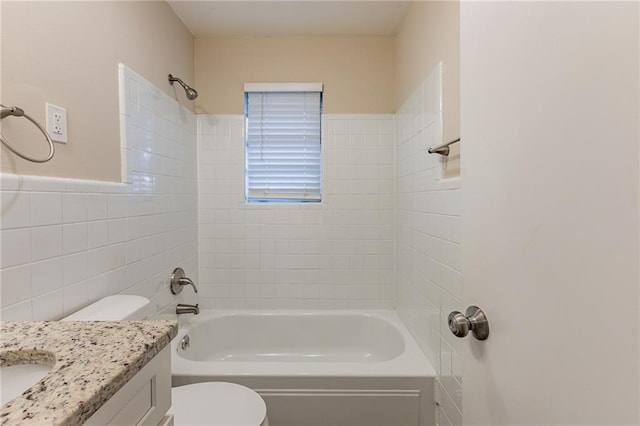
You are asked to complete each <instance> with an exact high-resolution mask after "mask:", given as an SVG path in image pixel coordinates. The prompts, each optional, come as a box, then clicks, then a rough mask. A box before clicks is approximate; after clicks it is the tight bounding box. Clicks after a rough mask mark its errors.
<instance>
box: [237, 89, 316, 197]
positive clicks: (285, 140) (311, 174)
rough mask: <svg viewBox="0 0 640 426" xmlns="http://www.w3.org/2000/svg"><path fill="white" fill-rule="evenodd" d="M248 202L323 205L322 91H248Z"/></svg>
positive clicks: (246, 96)
mask: <svg viewBox="0 0 640 426" xmlns="http://www.w3.org/2000/svg"><path fill="white" fill-rule="evenodd" d="M245 102H246V104H245V106H246V126H247V128H246V180H247V182H246V192H247V193H246V196H247V200H248V201H320V199H321V182H322V167H321V166H322V165H321V160H322V154H321V147H320V145H321V143H320V141H321V139H320V138H321V131H320V129H321V122H320V119H321V113H322V92H267V91H265V92H246V94H245Z"/></svg>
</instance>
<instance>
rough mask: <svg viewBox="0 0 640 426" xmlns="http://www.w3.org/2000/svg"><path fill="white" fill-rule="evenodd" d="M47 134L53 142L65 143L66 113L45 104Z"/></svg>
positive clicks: (57, 107) (61, 109)
mask: <svg viewBox="0 0 640 426" xmlns="http://www.w3.org/2000/svg"><path fill="white" fill-rule="evenodd" d="M47 133H49V137H50V138H51V140H52V141H54V142H60V143H67V111H66V110H65V109H64V108H60V107H59V106H55V105H51V104H47Z"/></svg>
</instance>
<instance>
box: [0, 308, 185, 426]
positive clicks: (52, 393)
mask: <svg viewBox="0 0 640 426" xmlns="http://www.w3.org/2000/svg"><path fill="white" fill-rule="evenodd" d="M177 331H178V326H177V323H176V321H115V322H111V321H68V322H67V321H51V322H4V323H2V324H0V365H14V364H24V363H33V364H47V365H53V368H52V370H51V371H50V372H49V374H47V375H46V376H45V377H44V378H43V379H42V380H41V381H39V382H38V383H36V384H35V385H34V386H33V387H31V388H30V389H29V390H27V391H26V392H24V393H23V394H22V395H21V396H19V397H17V398H15V399H13V400H11V401H9V402H8V403H6V404H5V405H4V406H2V409H1V410H0V423H1V424H3V425H14V424H15V425H80V424H82V423H84V422H85V421H86V420H87V419H88V418H89V417H91V415H93V413H95V412H96V411H97V410H98V409H99V408H100V407H101V406H102V405H103V404H104V403H105V402H106V401H107V400H108V399H109V398H111V397H112V396H113V395H114V394H115V393H116V392H117V391H118V390H120V389H121V388H122V386H124V384H125V383H126V382H127V381H129V380H130V379H131V378H132V377H133V376H135V375H136V373H137V372H138V371H140V370H141V369H142V367H144V366H145V365H146V364H147V363H148V362H149V361H150V360H151V359H152V358H153V357H154V356H155V355H156V354H158V353H159V352H160V351H161V350H162V349H163V348H164V347H165V346H167V345H168V344H169V342H170V341H171V339H173V337H175V335H176V333H177ZM25 361H27V362H25Z"/></svg>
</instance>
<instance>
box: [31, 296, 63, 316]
mask: <svg viewBox="0 0 640 426" xmlns="http://www.w3.org/2000/svg"><path fill="white" fill-rule="evenodd" d="M32 309H33V320H34V321H49V320H57V319H60V318H62V316H63V315H64V297H63V292H62V290H61V289H60V290H56V291H53V292H51V293H47V294H44V295H42V296H38V297H35V298H33V299H32Z"/></svg>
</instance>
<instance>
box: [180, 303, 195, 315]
mask: <svg viewBox="0 0 640 426" xmlns="http://www.w3.org/2000/svg"><path fill="white" fill-rule="evenodd" d="M199 313H200V307H199V306H198V304H197V303H196V304H195V305H188V304H186V303H178V305H176V314H177V315H181V314H196V315H198V314H199Z"/></svg>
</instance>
